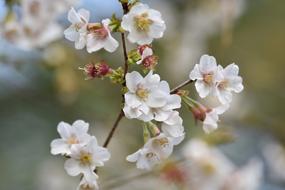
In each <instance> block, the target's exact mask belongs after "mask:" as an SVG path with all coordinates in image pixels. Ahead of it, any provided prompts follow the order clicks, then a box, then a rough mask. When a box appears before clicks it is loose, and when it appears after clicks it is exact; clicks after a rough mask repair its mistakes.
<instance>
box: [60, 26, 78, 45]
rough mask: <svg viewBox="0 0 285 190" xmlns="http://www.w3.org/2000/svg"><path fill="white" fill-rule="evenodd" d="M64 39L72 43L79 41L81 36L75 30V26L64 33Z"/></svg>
mask: <svg viewBox="0 0 285 190" xmlns="http://www.w3.org/2000/svg"><path fill="white" fill-rule="evenodd" d="M63 34H64V37H65V38H66V39H68V40H70V41H72V42H74V41H77V40H78V39H79V37H80V34H79V33H78V32H76V30H75V28H74V27H73V26H70V27H69V28H67V29H66V30H64V32H63Z"/></svg>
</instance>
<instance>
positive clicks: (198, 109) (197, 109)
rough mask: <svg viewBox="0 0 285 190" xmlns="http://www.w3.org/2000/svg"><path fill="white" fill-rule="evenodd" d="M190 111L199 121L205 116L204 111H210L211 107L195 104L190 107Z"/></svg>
mask: <svg viewBox="0 0 285 190" xmlns="http://www.w3.org/2000/svg"><path fill="white" fill-rule="evenodd" d="M190 110H191V112H192V113H193V116H194V118H195V120H196V121H197V120H199V121H204V120H205V118H206V113H208V112H210V111H211V109H209V108H207V107H205V106H204V105H202V104H200V103H199V104H196V105H195V106H193V107H191V109H190Z"/></svg>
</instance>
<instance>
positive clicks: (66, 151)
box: [51, 120, 110, 190]
mask: <svg viewBox="0 0 285 190" xmlns="http://www.w3.org/2000/svg"><path fill="white" fill-rule="evenodd" d="M88 129H89V124H88V123H86V122H84V121H82V120H77V121H75V122H74V123H73V124H72V125H70V124H68V123H65V122H60V123H59V124H58V126H57V131H58V133H59V135H60V137H61V138H59V139H55V140H53V141H52V142H51V153H52V154H53V155H57V154H60V155H62V156H65V157H66V158H68V159H67V160H66V161H65V164H64V168H65V170H66V172H67V173H68V174H69V175H71V176H78V175H80V174H81V175H82V179H81V182H80V184H79V186H78V190H85V189H98V184H97V178H98V176H97V175H96V173H95V169H96V168H97V167H100V166H104V162H106V161H107V160H109V159H110V153H109V152H108V150H107V149H106V148H103V147H101V146H99V145H98V143H97V139H96V137H95V136H91V135H89V134H88Z"/></svg>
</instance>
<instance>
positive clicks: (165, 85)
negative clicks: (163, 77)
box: [158, 81, 170, 94]
mask: <svg viewBox="0 0 285 190" xmlns="http://www.w3.org/2000/svg"><path fill="white" fill-rule="evenodd" d="M158 88H159V89H160V90H162V91H164V92H165V93H168V94H170V88H169V84H168V82H166V81H161V82H160V83H159V86H158Z"/></svg>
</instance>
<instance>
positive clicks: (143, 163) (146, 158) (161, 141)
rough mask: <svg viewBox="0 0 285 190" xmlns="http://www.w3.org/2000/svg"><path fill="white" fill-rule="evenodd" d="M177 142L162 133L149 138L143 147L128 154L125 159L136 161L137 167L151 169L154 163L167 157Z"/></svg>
mask: <svg viewBox="0 0 285 190" xmlns="http://www.w3.org/2000/svg"><path fill="white" fill-rule="evenodd" d="M174 145H177V142H175V141H173V138H171V137H168V136H166V135H165V134H163V133H160V135H158V136H156V137H153V138H151V139H149V140H148V141H147V142H146V143H145V145H144V147H143V148H141V149H139V150H138V151H137V152H135V153H133V154H131V155H129V156H128V157H127V161H129V162H136V165H137V168H139V169H146V170H150V169H152V168H153V167H154V166H155V165H156V164H158V163H160V162H161V161H162V160H164V159H166V158H168V157H169V156H170V154H171V153H172V151H173V146H174Z"/></svg>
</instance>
